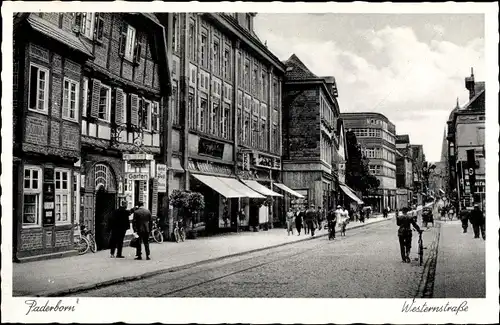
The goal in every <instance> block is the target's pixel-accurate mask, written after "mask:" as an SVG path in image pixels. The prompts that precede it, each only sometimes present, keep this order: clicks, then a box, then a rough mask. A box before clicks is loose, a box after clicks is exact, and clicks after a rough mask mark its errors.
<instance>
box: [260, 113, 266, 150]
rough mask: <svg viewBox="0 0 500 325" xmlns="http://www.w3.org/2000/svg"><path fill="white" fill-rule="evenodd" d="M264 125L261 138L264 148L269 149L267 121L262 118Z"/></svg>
mask: <svg viewBox="0 0 500 325" xmlns="http://www.w3.org/2000/svg"><path fill="white" fill-rule="evenodd" d="M261 123H262V127H261V132H262V135H261V137H260V139H261V143H260V145H261V148H262V149H267V141H266V140H267V134H266V121H265V120H262V122H261Z"/></svg>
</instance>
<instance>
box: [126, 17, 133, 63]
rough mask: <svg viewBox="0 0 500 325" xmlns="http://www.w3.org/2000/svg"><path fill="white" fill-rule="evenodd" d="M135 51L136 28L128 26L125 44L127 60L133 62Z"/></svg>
mask: <svg viewBox="0 0 500 325" xmlns="http://www.w3.org/2000/svg"><path fill="white" fill-rule="evenodd" d="M134 49H135V28H134V27H132V26H130V25H127V40H126V42H125V59H127V60H129V61H133V59H134Z"/></svg>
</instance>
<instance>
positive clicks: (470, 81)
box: [465, 68, 476, 100]
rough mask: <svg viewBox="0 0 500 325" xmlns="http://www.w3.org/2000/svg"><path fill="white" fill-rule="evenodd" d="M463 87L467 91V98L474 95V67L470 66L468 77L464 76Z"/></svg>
mask: <svg viewBox="0 0 500 325" xmlns="http://www.w3.org/2000/svg"><path fill="white" fill-rule="evenodd" d="M465 88H467V90H468V91H469V100H471V99H472V98H473V97H474V96H475V95H476V90H475V82H474V68H470V77H466V78H465Z"/></svg>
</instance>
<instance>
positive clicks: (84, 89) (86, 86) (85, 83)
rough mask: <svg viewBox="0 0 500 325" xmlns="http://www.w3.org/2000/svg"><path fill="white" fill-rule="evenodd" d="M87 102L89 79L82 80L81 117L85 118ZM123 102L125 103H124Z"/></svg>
mask: <svg viewBox="0 0 500 325" xmlns="http://www.w3.org/2000/svg"><path fill="white" fill-rule="evenodd" d="M88 102H89V78H87V77H84V78H83V105H82V116H87V109H88V107H87V106H88ZM124 102H125V101H124Z"/></svg>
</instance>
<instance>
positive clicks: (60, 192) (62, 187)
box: [54, 168, 71, 224]
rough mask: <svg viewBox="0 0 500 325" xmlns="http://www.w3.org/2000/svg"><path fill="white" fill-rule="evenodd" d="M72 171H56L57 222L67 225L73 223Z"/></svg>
mask: <svg viewBox="0 0 500 325" xmlns="http://www.w3.org/2000/svg"><path fill="white" fill-rule="evenodd" d="M69 175H70V171H69V170H67V169H58V168H56V169H55V170H54V181H55V191H54V194H55V197H54V198H55V222H56V224H65V223H69V222H71V212H70V211H71V187H70V181H69V180H70V178H69Z"/></svg>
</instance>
